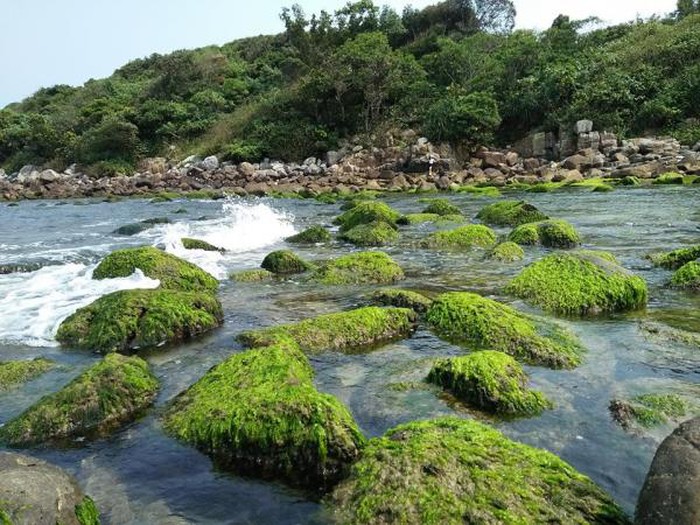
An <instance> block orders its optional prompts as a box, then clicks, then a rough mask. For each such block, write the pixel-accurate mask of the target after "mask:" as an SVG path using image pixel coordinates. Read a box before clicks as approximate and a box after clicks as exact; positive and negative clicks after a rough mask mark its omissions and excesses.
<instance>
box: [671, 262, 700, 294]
mask: <svg viewBox="0 0 700 525" xmlns="http://www.w3.org/2000/svg"><path fill="white" fill-rule="evenodd" d="M671 286H673V287H674V288H684V289H686V290H700V262H698V261H690V262H689V263H686V264H684V265H683V266H681V267H680V268H679V269H678V270H676V273H674V274H673V277H671Z"/></svg>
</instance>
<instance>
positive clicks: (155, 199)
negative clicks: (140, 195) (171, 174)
mask: <svg viewBox="0 0 700 525" xmlns="http://www.w3.org/2000/svg"><path fill="white" fill-rule="evenodd" d="M172 201H173V199H171V198H170V197H166V196H165V195H156V196H155V197H153V198H152V199H151V201H150V202H151V204H160V203H161V202H172Z"/></svg>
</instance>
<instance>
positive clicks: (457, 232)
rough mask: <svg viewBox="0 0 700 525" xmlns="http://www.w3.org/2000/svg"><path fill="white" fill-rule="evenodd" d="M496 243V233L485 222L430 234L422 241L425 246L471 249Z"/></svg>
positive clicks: (487, 246)
mask: <svg viewBox="0 0 700 525" xmlns="http://www.w3.org/2000/svg"><path fill="white" fill-rule="evenodd" d="M495 244H496V233H495V232H494V231H493V230H492V229H491V228H489V227H488V226H484V225H483V224H468V225H466V226H460V227H459V228H455V229H453V230H446V231H439V232H435V233H432V234H430V235H429V236H428V237H426V238H425V239H424V240H423V241H422V242H421V246H423V247H424V248H437V249H450V250H469V249H471V248H489V247H491V246H493V245H495Z"/></svg>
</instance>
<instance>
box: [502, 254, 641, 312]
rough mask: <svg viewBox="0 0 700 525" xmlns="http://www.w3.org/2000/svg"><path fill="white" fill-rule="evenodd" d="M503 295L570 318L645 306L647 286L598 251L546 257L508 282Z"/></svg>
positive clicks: (639, 278)
mask: <svg viewBox="0 0 700 525" xmlns="http://www.w3.org/2000/svg"><path fill="white" fill-rule="evenodd" d="M506 293H510V294H513V295H516V296H517V297H521V298H523V299H527V300H529V301H531V302H533V303H534V304H536V305H538V306H540V307H541V308H543V309H545V310H548V311H551V312H556V313H561V314H569V315H586V314H596V313H600V312H624V311H627V310H635V309H638V308H642V307H644V306H645V305H646V301H647V285H646V283H645V282H644V279H642V278H641V277H638V276H636V275H634V274H632V273H631V272H629V271H628V270H626V269H624V268H623V267H621V266H619V265H618V264H616V263H614V262H611V261H610V260H606V259H605V258H604V257H601V256H599V255H598V254H597V252H583V251H581V252H571V253H556V254H552V255H549V256H547V257H545V258H543V259H540V260H539V261H537V262H535V263H533V264H531V265H530V266H528V267H527V268H525V269H524V270H523V271H522V272H521V273H520V275H518V276H517V277H516V278H515V279H513V280H512V281H510V283H509V284H508V286H507V287H506Z"/></svg>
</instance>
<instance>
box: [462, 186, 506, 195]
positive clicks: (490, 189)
mask: <svg viewBox="0 0 700 525" xmlns="http://www.w3.org/2000/svg"><path fill="white" fill-rule="evenodd" d="M456 191H457V193H470V194H472V195H474V196H476V197H500V196H501V192H500V190H499V189H498V188H496V187H494V186H470V185H466V186H460V187H459V188H458V189H457V190H456Z"/></svg>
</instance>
